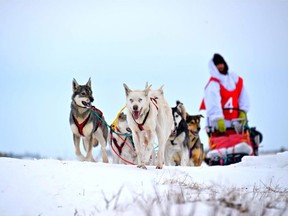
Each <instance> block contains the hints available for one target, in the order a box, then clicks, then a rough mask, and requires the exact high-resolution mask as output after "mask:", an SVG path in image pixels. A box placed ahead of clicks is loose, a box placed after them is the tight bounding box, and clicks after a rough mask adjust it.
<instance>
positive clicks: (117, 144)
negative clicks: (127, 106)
mask: <svg viewBox="0 0 288 216" xmlns="http://www.w3.org/2000/svg"><path fill="white" fill-rule="evenodd" d="M114 124H115V125H114V126H115V132H112V133H111V135H110V137H109V138H110V139H109V143H110V148H111V152H112V156H113V163H115V164H136V163H137V155H136V152H135V147H134V143H133V139H132V135H129V136H127V135H124V134H129V133H130V132H131V130H130V128H129V126H128V122H127V115H126V114H124V113H123V112H121V113H120V115H119V116H118V120H117V122H115V123H114ZM117 133H119V134H117ZM122 134H123V135H124V136H123V135H122Z"/></svg>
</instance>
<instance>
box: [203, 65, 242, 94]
mask: <svg viewBox="0 0 288 216" xmlns="http://www.w3.org/2000/svg"><path fill="white" fill-rule="evenodd" d="M208 67H209V72H210V75H211V77H215V78H216V79H219V80H220V83H221V84H222V85H224V87H225V88H226V89H227V90H233V89H235V88H236V85H235V83H237V82H238V75H237V74H235V73H231V72H229V70H228V72H227V74H225V75H224V74H221V73H220V72H219V71H218V69H217V67H216V66H215V64H214V62H213V59H211V60H210V61H209V63H208Z"/></svg>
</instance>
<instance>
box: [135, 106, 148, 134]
mask: <svg viewBox="0 0 288 216" xmlns="http://www.w3.org/2000/svg"><path fill="white" fill-rule="evenodd" d="M149 112H150V105H149V110H148V112H147V113H146V115H145V118H144V120H143V122H142V123H141V124H139V123H138V122H136V120H135V119H134V117H133V115H132V118H133V120H134V121H135V123H136V124H137V125H138V128H139V130H140V131H143V130H144V128H143V125H144V124H145V122H146V120H147V117H148V115H149Z"/></svg>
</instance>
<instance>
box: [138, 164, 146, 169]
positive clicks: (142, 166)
mask: <svg viewBox="0 0 288 216" xmlns="http://www.w3.org/2000/svg"><path fill="white" fill-rule="evenodd" d="M137 168H141V169H145V170H147V167H146V166H145V165H144V164H140V165H137Z"/></svg>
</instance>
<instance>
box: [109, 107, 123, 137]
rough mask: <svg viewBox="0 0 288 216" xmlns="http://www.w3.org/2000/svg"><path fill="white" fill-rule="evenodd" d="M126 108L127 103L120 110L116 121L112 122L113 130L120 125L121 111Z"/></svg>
mask: <svg viewBox="0 0 288 216" xmlns="http://www.w3.org/2000/svg"><path fill="white" fill-rule="evenodd" d="M125 108H126V105H125V106H124V107H123V108H122V109H121V110H120V111H119V112H118V114H117V116H116V118H115V119H114V121H113V122H112V124H111V128H112V130H114V131H115V130H116V127H117V125H118V119H119V116H120V114H121V112H122V111H123V110H124V109H125Z"/></svg>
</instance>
